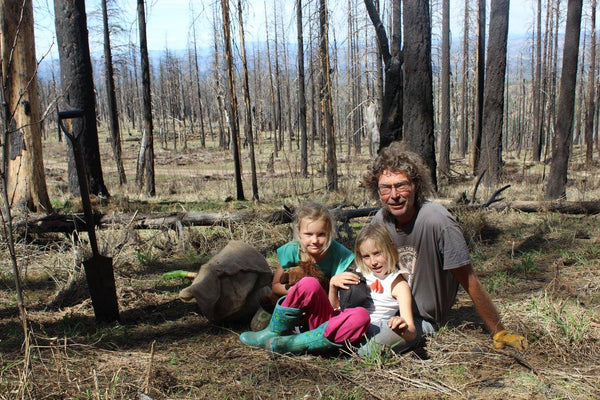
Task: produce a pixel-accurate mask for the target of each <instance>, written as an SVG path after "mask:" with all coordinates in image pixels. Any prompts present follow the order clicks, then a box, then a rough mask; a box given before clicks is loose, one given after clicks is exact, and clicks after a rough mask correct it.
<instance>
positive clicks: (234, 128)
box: [221, 0, 245, 200]
mask: <svg viewBox="0 0 600 400" xmlns="http://www.w3.org/2000/svg"><path fill="white" fill-rule="evenodd" d="M221 11H222V13H223V42H224V43H225V65H226V68H227V89H228V92H229V107H228V111H229V128H230V129H231V143H232V152H233V163H234V169H235V188H236V195H237V197H236V198H237V200H245V198H244V187H243V185H242V162H241V157H240V143H239V140H240V139H239V136H240V133H239V132H240V125H239V119H238V102H237V95H236V93H235V77H234V68H233V51H232V49H231V22H230V20H229V4H228V1H227V0H221Z"/></svg>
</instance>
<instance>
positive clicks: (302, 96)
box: [296, 0, 308, 178]
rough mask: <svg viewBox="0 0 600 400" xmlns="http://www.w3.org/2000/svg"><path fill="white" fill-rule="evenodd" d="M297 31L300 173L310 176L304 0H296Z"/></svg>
mask: <svg viewBox="0 0 600 400" xmlns="http://www.w3.org/2000/svg"><path fill="white" fill-rule="evenodd" d="M296 28H297V29H296V32H297V34H298V36H297V39H298V125H299V127H300V160H301V162H300V173H301V174H302V176H303V177H305V178H307V177H308V146H307V145H308V138H307V135H306V91H305V90H306V89H305V82H304V37H303V36H304V35H303V29H302V0H296Z"/></svg>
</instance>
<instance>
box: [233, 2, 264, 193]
mask: <svg viewBox="0 0 600 400" xmlns="http://www.w3.org/2000/svg"><path fill="white" fill-rule="evenodd" d="M237 8H238V19H239V24H240V49H241V51H242V67H243V70H244V106H245V109H246V115H245V116H246V123H245V124H244V130H245V132H246V140H247V141H248V143H249V146H250V172H251V174H252V200H254V201H258V200H259V197H258V179H257V177H256V157H255V156H254V132H253V131H252V103H251V99H250V84H249V83H248V61H247V60H246V44H245V41H244V18H243V15H242V1H241V0H238V2H237Z"/></svg>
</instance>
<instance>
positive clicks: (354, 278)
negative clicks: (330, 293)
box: [329, 272, 360, 289]
mask: <svg viewBox="0 0 600 400" xmlns="http://www.w3.org/2000/svg"><path fill="white" fill-rule="evenodd" d="M359 283H360V277H359V276H358V275H356V274H353V273H352V272H341V273H339V274H337V275H334V276H332V277H331V280H330V281H329V286H335V287H337V288H340V289H348V285H358V284H359Z"/></svg>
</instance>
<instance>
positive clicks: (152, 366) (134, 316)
mask: <svg viewBox="0 0 600 400" xmlns="http://www.w3.org/2000/svg"><path fill="white" fill-rule="evenodd" d="M190 145H191V142H190ZM62 146H64V145H61V144H58V143H55V142H51V141H50V142H48V143H45V147H46V153H45V159H46V160H47V166H48V169H49V171H50V172H51V173H49V174H48V176H49V178H48V179H49V185H50V190H51V197H52V199H53V200H54V201H55V205H56V206H57V209H58V210H59V211H62V212H68V211H71V210H73V209H74V208H77V205H76V204H77V202H76V201H73V200H72V199H70V198H69V197H68V196H67V195H65V194H64V193H63V191H62V189H61V188H64V182H65V180H64V179H65V178H64V176H65V173H64V168H65V167H64V162H63V161H62V160H63V158H64V151H66V150H65V149H64V148H63V147H62ZM102 146H103V149H104V151H107V148H108V146H107V144H106V143H102ZM133 149H135V145H134V144H132V143H131V142H126V146H125V149H124V152H125V154H134V152H132V150H133ZM266 153H267V152H265V154H262V155H260V157H259V158H260V160H261V161H259V163H258V165H259V171H260V174H261V175H260V180H259V186H260V188H261V192H260V194H261V200H262V201H261V203H258V204H257V203H251V202H237V201H229V202H225V199H226V198H227V197H228V196H229V195H231V193H235V191H234V188H233V179H232V175H231V173H230V172H227V171H230V169H229V167H228V166H227V165H230V163H231V156H230V155H229V153H228V152H222V151H220V152H216V153H215V152H214V151H213V150H211V151H210V152H209V151H204V150H200V149H192V148H190V149H189V150H188V151H187V152H186V153H185V154H183V155H178V156H174V155H173V154H172V153H171V152H169V151H164V150H162V149H157V163H156V165H157V193H159V196H157V198H156V199H148V198H145V197H144V196H143V195H140V194H139V193H138V192H137V190H136V189H135V188H134V185H133V184H131V183H130V184H128V185H127V186H126V187H124V188H121V189H119V188H118V187H117V186H115V184H114V182H115V181H116V175H115V171H114V168H113V167H112V163H111V158H110V157H109V156H108V155H107V156H105V157H104V160H105V161H104V164H105V165H104V168H105V170H106V171H107V172H106V175H105V178H106V180H107V182H108V184H109V189H110V191H111V192H112V194H113V198H112V200H111V201H110V202H108V203H104V204H102V203H98V204H96V205H95V206H96V207H97V208H102V209H104V210H114V211H116V212H119V211H132V210H140V211H153V210H171V211H173V210H176V211H207V212H208V211H210V212H212V211H221V212H222V211H225V210H227V211H233V212H236V211H246V210H257V211H260V212H270V211H272V210H277V209H280V208H281V206H282V205H284V204H285V205H288V206H295V205H296V204H298V203H300V202H302V201H304V200H305V199H308V198H311V199H316V200H319V201H322V202H325V203H327V204H329V205H332V206H335V205H342V204H343V205H354V206H366V205H372V203H371V202H369V201H368V199H367V197H366V194H365V193H364V191H363V190H362V189H360V188H358V179H359V176H360V173H362V170H363V168H364V165H365V163H366V162H367V161H368V158H369V157H368V156H367V155H366V151H365V155H363V156H360V157H358V156H357V157H354V156H353V157H350V158H348V159H344V160H341V161H343V162H341V163H340V168H339V172H340V174H341V177H340V186H341V190H340V192H339V193H335V194H329V193H327V192H325V191H324V190H323V187H324V179H323V178H322V177H320V176H319V175H318V174H316V173H315V174H314V175H313V176H312V177H311V178H307V179H302V178H300V177H298V176H297V175H296V174H295V173H293V172H291V171H295V170H296V169H297V168H298V165H299V160H298V159H297V158H296V157H295V156H293V157H292V156H288V157H285V156H284V155H283V153H282V154H281V157H280V158H279V159H278V160H277V161H276V163H275V166H276V170H275V174H273V175H271V174H268V173H267V172H266V159H267V156H268V154H266ZM61 154H62V156H61ZM244 157H246V155H245V156H244ZM318 159H319V154H316V153H315V154H314V156H313V159H312V160H311V168H313V170H316V169H318V165H319V164H318ZM576 160H577V159H576ZM245 162H247V160H246V158H245ZM454 165H455V169H456V171H455V174H453V176H452V178H451V180H450V181H449V182H447V183H444V186H443V187H442V189H441V196H442V197H446V198H458V197H459V193H460V192H461V191H464V192H466V193H467V194H468V195H469V196H470V193H471V192H470V191H471V190H472V185H473V179H472V178H471V177H468V176H467V175H465V174H464V173H463V172H464V171H465V170H466V166H464V165H461V163H460V160H456V162H455V163H454ZM577 165H579V164H577V163H576V165H575V167H574V172H573V175H572V181H571V182H570V186H569V196H570V197H571V196H572V199H573V200H577V199H586V200H590V199H598V198H600V195H599V193H600V188H599V187H600V183H599V182H600V174H598V173H597V170H596V171H585V170H583V169H581V168H579V167H577ZM133 167H134V166H133V157H129V158H128V159H127V169H128V174H129V175H128V178H129V179H133V175H132V172H131V171H132V170H133ZM543 168H544V167H543V166H540V165H531V166H526V168H523V167H522V166H520V164H519V163H518V162H516V161H515V160H510V159H509V161H508V162H507V177H510V183H511V184H512V185H513V186H512V187H511V188H510V189H509V190H508V191H507V192H506V196H508V197H509V199H511V200H516V199H519V200H535V199H538V198H539V197H540V193H541V191H542V188H543V186H542V184H540V183H539V181H540V176H541V174H542V173H543ZM546 172H547V171H546ZM249 182H250V180H249V179H247V180H245V185H246V186H245V190H246V196H247V197H248V198H249V197H250V195H251V190H250V183H249ZM490 194H491V190H488V189H485V188H481V189H480V191H479V192H478V198H479V199H487V196H489V195H490ZM457 218H458V219H459V221H460V223H461V224H462V225H463V227H464V229H465V234H466V236H467V238H468V240H469V244H470V247H471V251H472V257H473V263H474V266H475V268H476V270H477V272H478V274H479V276H480V277H481V280H482V282H483V283H484V285H485V286H486V287H487V288H488V290H489V291H490V293H491V296H492V298H493V300H494V302H495V303H496V305H497V307H498V309H499V311H500V312H501V314H502V317H503V321H504V323H505V325H506V326H507V327H508V328H509V329H511V330H512V331H516V332H519V333H522V334H524V335H526V336H527V338H528V339H529V342H530V347H529V349H528V350H526V351H524V352H514V351H512V350H511V349H506V350H501V351H499V350H495V349H493V348H492V347H491V339H490V337H489V334H487V333H486V331H485V329H484V327H483V324H482V322H481V320H480V319H479V317H478V316H477V313H476V312H475V310H474V309H473V306H472V303H471V302H470V300H469V299H468V298H467V297H466V295H465V293H464V292H462V291H461V292H460V293H461V294H460V296H459V299H458V302H457V304H456V306H455V307H454V309H453V316H452V319H451V321H450V322H449V323H448V325H447V326H446V327H444V328H443V329H442V330H441V331H440V332H439V333H438V334H437V335H436V336H435V337H433V338H429V339H428V340H427V341H426V343H425V344H424V347H422V348H420V349H418V350H416V351H414V352H410V353H408V354H405V355H389V354H382V355H378V356H376V357H373V358H372V359H360V358H358V357H356V356H354V355H353V354H343V355H339V356H331V355H329V356H294V357H289V356H280V355H275V356H274V355H269V354H267V353H266V352H265V351H263V350H261V349H254V348H249V347H246V346H243V345H242V344H241V343H240V342H239V334H240V333H241V332H242V331H243V330H245V329H247V326H243V325H240V326H215V325H213V324H211V323H209V322H208V321H207V320H206V319H205V318H204V317H202V316H201V315H198V313H197V308H196V307H195V305H194V304H186V303H182V302H181V301H179V300H178V297H177V295H178V293H179V290H180V289H182V288H183V287H185V286H186V285H187V283H188V282H187V281H185V280H183V279H181V280H174V281H165V280H163V279H162V278H161V275H162V274H163V273H164V272H166V271H170V270H173V269H187V270H197V268H198V266H199V265H201V264H202V263H203V262H204V261H205V260H207V259H208V258H209V257H210V255H211V254H214V253H215V252H217V251H218V250H219V249H220V248H222V247H223V246H224V245H225V244H226V243H227V242H228V241H229V240H231V239H241V240H244V241H246V242H248V243H251V244H252V245H253V246H255V247H256V248H257V249H258V250H259V251H260V252H261V253H262V254H264V255H265V256H267V259H268V260H269V261H270V262H273V261H274V259H273V257H274V249H275V248H276V247H278V246H279V245H281V244H282V243H284V242H286V241H287V240H288V239H289V237H290V233H291V232H290V227H289V226H287V225H276V226H274V225H270V224H267V223H265V222H263V221H259V220H256V221H253V222H250V223H244V224H235V225H232V226H229V227H196V228H186V230H185V237H184V238H183V239H182V238H181V237H179V236H178V235H177V234H176V232H173V231H169V230H146V231H136V230H134V229H131V228H129V227H112V228H109V229H104V230H102V231H99V232H98V237H99V241H100V248H101V252H102V253H103V254H105V255H108V256H111V257H112V258H113V264H114V267H115V275H116V280H117V289H118V297H119V303H120V311H121V318H122V320H121V323H119V324H115V325H108V326H97V325H96V324H95V323H94V320H93V310H92V306H91V303H90V300H89V299H88V296H87V293H86V290H85V283H84V278H83V274H82V273H81V271H78V268H77V265H78V264H79V263H80V261H81V260H82V259H84V258H85V257H86V256H87V255H89V250H88V245H87V243H86V241H85V235H82V236H81V237H80V238H76V237H68V236H65V235H58V234H56V235H51V234H47V235H44V236H39V237H32V238H29V240H27V241H25V240H21V241H19V242H18V244H17V246H18V247H17V254H18V262H19V265H20V267H21V270H22V274H23V278H24V284H25V303H26V307H27V309H28V317H29V322H30V336H29V340H28V341H27V343H28V344H29V347H25V346H23V343H24V338H23V332H22V330H21V325H20V322H19V320H18V313H17V308H16V301H15V296H14V291H13V289H12V287H13V284H12V277H11V275H10V264H9V263H8V258H7V257H6V256H5V257H3V262H2V264H0V282H1V283H2V285H1V286H0V399H147V398H148V397H150V398H152V399H167V398H170V399H196V398H211V399H213V398H214V399H301V398H305V399H307V398H324V399H397V398H407V399H429V398H447V399H463V398H477V399H479V398H486V399H547V398H550V399H563V398H574V399H593V398H598V397H600V383H598V379H597V376H598V374H599V373H600V366H599V364H598V359H599V358H600V283H599V282H598V279H597V277H598V274H599V273H600V265H599V260H600V239H599V238H600V221H599V217H598V216H574V215H558V214H548V213H539V214H524V213H520V212H515V211H510V210H506V211H502V212H498V211H475V212H473V211H458V212H457ZM364 222H366V220H365V219H359V220H357V221H353V224H352V228H353V230H354V232H353V233H356V231H357V230H358V229H359V228H360V225H361V224H362V223H364ZM341 240H342V241H343V242H344V243H345V244H347V245H348V246H351V245H352V243H351V237H348V236H347V235H342V236H341ZM1 246H2V249H1V251H2V254H4V255H6V254H7V253H6V250H5V249H4V248H3V247H4V243H2V244H1ZM67 289H68V290H67ZM59 292H60V293H62V295H63V297H62V298H60V299H61V301H60V302H58V303H60V304H58V303H57V293H59ZM144 395H147V396H148V397H144Z"/></svg>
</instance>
